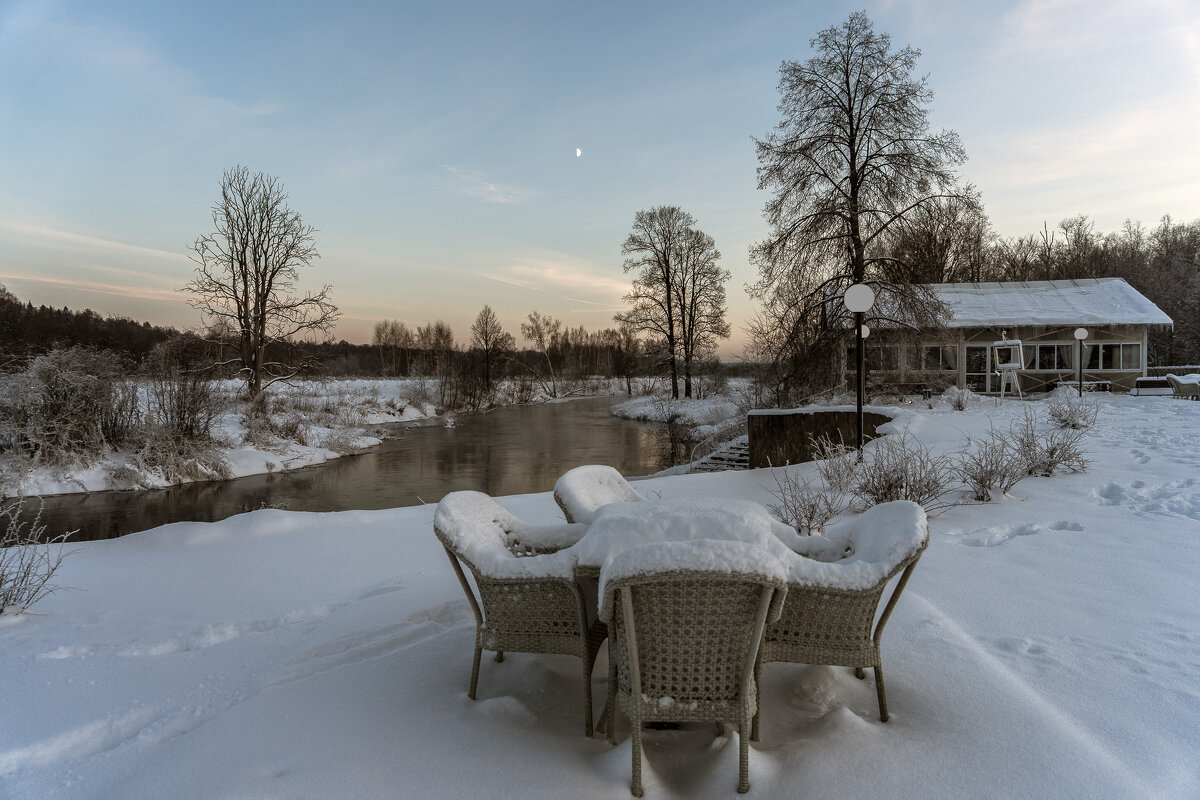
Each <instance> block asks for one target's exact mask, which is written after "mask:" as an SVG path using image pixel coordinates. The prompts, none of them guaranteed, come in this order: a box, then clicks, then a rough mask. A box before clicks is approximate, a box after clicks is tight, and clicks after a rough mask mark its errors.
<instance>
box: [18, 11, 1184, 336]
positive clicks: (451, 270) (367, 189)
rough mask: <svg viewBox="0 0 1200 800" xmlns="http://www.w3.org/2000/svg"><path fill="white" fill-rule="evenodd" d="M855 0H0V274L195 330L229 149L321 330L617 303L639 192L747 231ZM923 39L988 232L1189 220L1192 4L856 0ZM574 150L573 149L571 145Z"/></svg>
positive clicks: (734, 240) (512, 319)
mask: <svg viewBox="0 0 1200 800" xmlns="http://www.w3.org/2000/svg"><path fill="white" fill-rule="evenodd" d="M862 7H863V4H862V3H850V4H846V3H840V2H819V1H816V0H801V1H800V2H797V1H796V0H790V1H788V2H774V1H773V0H772V1H769V2H752V0H747V2H742V3H730V2H696V1H695V0H693V1H692V2H679V3H666V2H653V1H652V0H642V2H630V3H626V2H593V3H586V4H584V3H579V2H572V1H571V0H560V1H559V2H527V1H526V0H509V1H508V2H503V3H499V2H483V1H482V0H477V1H476V2H473V3H465V2H420V3H417V2H411V3H405V2H378V3H362V2H347V3H338V4H333V3H320V2H303V1H298V0H289V2H269V3H268V2H262V3H254V2H249V1H248V0H239V2H212V1H211V0H206V2H202V3H197V2H187V1H186V0H180V1H179V2H143V3H133V2H103V3H97V2H70V1H63V2H37V1H35V2H0V283H3V284H4V285H5V286H7V287H8V289H9V290H10V291H12V292H13V293H15V294H16V295H17V296H18V297H20V298H21V299H22V300H29V301H32V302H33V303H35V304H48V305H54V306H63V305H67V306H70V307H71V308H74V309H82V308H85V307H87V308H91V309H93V310H95V311H97V312H99V313H101V314H105V315H107V314H121V315H126V316H130V317H133V318H135V319H138V320H149V321H151V322H153V323H157V324H170V325H175V326H177V327H183V328H187V327H190V326H193V325H195V324H196V323H197V321H198V317H197V315H196V312H194V311H193V310H192V309H191V308H189V307H188V306H187V305H186V303H185V297H184V295H182V294H181V293H180V292H179V291H178V290H179V289H180V288H181V287H182V286H183V285H184V284H185V283H186V282H187V281H188V280H189V278H190V277H191V274H192V270H193V267H194V265H193V264H192V263H191V262H190V261H189V260H188V255H189V253H190V251H189V249H188V246H189V245H190V244H191V243H192V242H193V241H194V240H195V238H196V237H197V236H198V235H200V234H202V233H206V232H208V231H209V230H211V218H210V208H211V206H212V204H213V202H214V201H215V200H216V199H217V196H218V188H219V184H220V180H221V175H222V172H223V171H224V170H226V169H228V168H230V167H233V166H235V165H237V164H244V165H246V166H247V167H249V168H250V169H251V170H255V171H263V172H266V173H269V174H271V175H274V176H276V177H278V178H280V179H281V180H282V181H283V183H284V186H285V188H286V190H287V192H288V194H289V195H290V205H291V206H292V207H293V208H294V209H295V210H296V211H299V212H300V213H301V215H302V216H303V217H304V219H305V221H307V222H309V223H311V224H313V225H315V226H316V227H317V228H318V229H319V232H318V234H317V237H316V243H317V246H318V248H319V250H320V252H321V256H322V257H321V259H320V260H319V261H318V262H317V263H316V266H315V267H314V268H313V269H311V270H309V271H308V272H307V273H305V274H304V275H302V279H301V286H302V287H304V286H308V287H312V288H317V287H319V286H320V285H321V284H324V283H330V284H332V285H333V299H334V301H335V302H336V303H337V305H338V306H339V307H340V309H341V310H342V312H343V314H344V316H343V318H342V319H341V320H340V321H339V324H338V327H337V330H336V331H335V337H336V338H345V339H347V340H349V341H353V342H363V341H369V338H370V331H371V327H372V325H373V324H374V323H375V322H376V321H378V320H380V319H383V318H393V319H401V320H404V321H405V322H407V323H409V324H410V325H417V324H422V323H424V322H427V321H430V320H433V319H438V318H441V319H444V320H446V321H447V322H448V323H450V325H451V326H452V327H453V329H454V332H455V335H456V336H457V337H458V338H459V339H460V340H463V339H465V338H466V337H467V335H468V328H469V326H470V323H471V321H472V320H473V318H474V316H475V315H476V313H478V311H479V309H480V308H481V307H482V306H483V305H484V304H485V303H487V304H490V305H491V306H492V307H493V308H495V310H496V312H497V314H498V315H499V317H500V321H501V323H502V324H503V325H504V327H505V328H506V329H507V330H509V331H510V332H512V333H513V334H514V335H518V334H519V326H520V322H521V321H522V320H523V319H524V318H525V316H526V314H528V313H529V311H530V310H533V309H537V310H539V311H541V312H543V313H549V314H553V315H555V316H558V317H561V318H562V319H563V320H564V321H565V322H566V323H567V324H568V325H571V326H576V325H583V326H584V327H586V328H588V329H589V330H596V329H599V328H603V327H606V326H609V325H611V324H612V323H611V318H612V315H613V313H614V312H616V311H619V310H620V309H621V308H622V305H621V295H622V294H623V293H624V292H625V291H626V290H627V288H628V284H629V276H627V275H625V274H624V273H623V272H622V269H621V263H622V257H621V252H620V248H621V243H622V241H623V240H624V239H625V237H626V235H627V234H628V233H629V230H630V227H631V224H632V221H633V216H634V213H635V212H637V211H638V210H639V209H646V208H651V207H653V206H657V205H679V206H682V207H683V208H684V209H685V210H686V211H688V212H690V213H691V214H692V215H693V216H695V217H696V219H697V222H698V224H699V226H700V228H702V229H703V230H704V231H705V232H707V233H709V234H710V235H712V236H713V237H714V238H715V239H716V242H717V246H718V248H720V250H721V252H722V254H723V259H722V264H723V266H724V267H726V268H727V269H729V270H731V271H732V273H733V280H732V281H731V282H730V284H729V287H728V293H729V309H730V321H731V322H732V324H733V326H734V329H735V334H734V341H733V342H732V343H729V344H727V345H725V347H724V348H723V352H725V353H726V354H727V355H732V354H734V353H736V352H737V349H738V348H739V346H740V339H741V331H740V328H741V326H742V325H743V324H744V322H745V320H746V318H747V317H748V316H749V315H750V314H751V313H752V312H753V310H754V308H753V304H752V302H751V301H750V300H749V298H748V297H747V296H746V293H745V291H744V288H743V287H744V285H745V284H746V283H748V282H751V281H753V280H754V278H755V275H756V272H755V269H754V267H753V266H752V265H751V264H750V263H749V259H748V256H747V251H748V248H749V246H750V245H751V243H752V242H754V241H755V240H757V239H760V238H762V237H763V236H764V235H765V234H766V233H767V227H766V224H765V223H764V222H763V220H762V213H761V212H762V207H763V203H764V202H765V201H766V199H767V196H766V194H765V193H763V192H760V191H758V190H757V188H756V175H755V168H756V166H757V163H756V160H755V155H754V147H753V143H752V141H751V137H752V136H759V137H762V136H765V135H766V134H768V133H769V132H770V130H771V129H772V128H773V127H774V126H775V125H776V124H777V123H778V121H779V113H778V111H777V109H776V105H777V103H778V100H779V96H778V91H777V88H776V86H777V83H778V69H779V64H780V62H781V61H782V60H783V59H794V60H803V59H805V58H807V57H809V55H810V54H811V51H810V49H809V45H808V42H809V40H810V39H811V38H812V37H813V35H814V34H815V33H816V32H817V31H819V30H821V29H823V28H826V27H828V26H830V25H833V24H838V23H841V22H842V21H844V20H845V19H846V17H847V16H849V14H850V13H851V12H852V11H854V10H856V9H859V8H862ZM866 10H867V12H868V14H869V15H870V17H871V19H872V20H873V21H874V23H875V27H876V30H880V31H886V32H888V33H889V34H891V36H892V42H893V45H894V46H895V47H901V46H904V45H906V44H910V45H912V46H914V47H917V48H919V49H921V50H922V52H923V56H922V58H921V60H920V63H919V67H918V68H919V70H920V71H921V72H922V73H928V75H929V84H930V86H931V87H932V89H933V90H934V92H935V98H934V101H933V105H932V113H931V116H932V119H933V122H934V126H935V127H948V128H953V129H955V130H957V131H958V133H959V135H960V137H961V138H962V142H963V145H964V146H965V148H966V151H967V155H968V158H969V160H968V161H967V162H966V164H964V165H963V166H962V168H961V169H960V175H961V177H962V179H963V180H964V181H968V182H971V183H974V184H975V185H976V186H977V187H978V188H979V189H980V191H981V192H982V195H983V200H984V204H985V208H986V210H987V212H988V214H989V216H990V217H991V220H992V223H993V227H994V228H995V229H996V231H997V232H999V233H1000V234H1002V235H1006V236H1010V235H1017V234H1023V233H1033V232H1035V231H1037V230H1039V229H1040V228H1041V227H1042V223H1043V222H1048V223H1049V224H1050V226H1051V227H1053V226H1054V225H1056V224H1057V223H1058V221H1059V220H1061V219H1063V218H1065V217H1069V216H1074V215H1076V214H1087V215H1089V216H1091V217H1092V218H1093V219H1094V221H1095V223H1096V227H1097V229H1098V230H1101V231H1109V230H1116V229H1117V228H1119V227H1120V225H1121V224H1122V222H1123V221H1124V220H1125V219H1132V220H1140V221H1142V222H1143V223H1145V224H1146V225H1147V226H1148V227H1153V226H1154V225H1155V224H1156V223H1157V222H1158V220H1159V218H1160V217H1161V216H1162V215H1163V214H1166V213H1169V214H1171V215H1172V216H1174V217H1175V218H1177V219H1180V220H1186V221H1191V220H1194V219H1197V218H1200V139H1198V138H1197V137H1198V135H1200V134H1198V132H1200V3H1198V2H1196V0H1139V2H1137V3H1131V2H1129V0H1116V1H1113V2H1110V1H1109V0H1032V1H1030V2H991V3H963V2H961V0H912V1H911V2H899V1H898V0H897V1H895V2H871V3H867V4H866ZM576 148H579V149H580V150H581V151H582V155H580V156H578V157H577V156H576Z"/></svg>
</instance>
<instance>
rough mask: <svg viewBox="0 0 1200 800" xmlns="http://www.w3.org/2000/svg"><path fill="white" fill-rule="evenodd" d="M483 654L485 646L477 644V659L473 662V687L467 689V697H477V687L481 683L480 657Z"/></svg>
mask: <svg viewBox="0 0 1200 800" xmlns="http://www.w3.org/2000/svg"><path fill="white" fill-rule="evenodd" d="M482 655H483V648H482V647H480V646H479V645H475V660H474V662H472V664H471V688H470V689H468V690H467V697H469V698H471V699H472V700H474V699H475V687H476V686H477V685H478V684H479V658H480V656H482Z"/></svg>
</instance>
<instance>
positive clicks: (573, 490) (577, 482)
mask: <svg viewBox="0 0 1200 800" xmlns="http://www.w3.org/2000/svg"><path fill="white" fill-rule="evenodd" d="M554 494H555V496H557V497H558V499H559V501H560V502H561V503H562V504H563V506H564V507H565V508H566V510H567V511H568V512H570V514H571V518H572V519H574V520H575V521H576V522H586V523H590V522H592V521H593V520H595V518H596V513H597V512H598V511H599V509H600V507H601V506H603V505H607V504H608V503H635V502H638V501H640V500H645V499H646V498H644V497H642V496H641V495H640V494H638V491H637V490H636V489H634V488H633V487H632V486H630V485H629V482H628V481H626V480H625V479H624V478H623V477H621V473H619V472H617V471H616V470H615V469H613V468H612V467H609V466H606V465H602V464H586V465H584V466H582V467H575V468H574V469H569V470H567V471H566V472H564V473H563V474H562V477H560V478H559V479H558V480H557V481H556V482H555V483H554Z"/></svg>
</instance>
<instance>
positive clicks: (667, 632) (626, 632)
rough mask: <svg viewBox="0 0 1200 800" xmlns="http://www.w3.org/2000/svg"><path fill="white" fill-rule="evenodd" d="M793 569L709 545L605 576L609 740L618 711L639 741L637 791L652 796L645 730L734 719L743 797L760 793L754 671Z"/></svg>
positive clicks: (663, 550) (621, 565)
mask: <svg viewBox="0 0 1200 800" xmlns="http://www.w3.org/2000/svg"><path fill="white" fill-rule="evenodd" d="M786 575H787V569H786V567H785V566H784V565H783V564H782V563H781V562H780V561H779V560H778V559H777V558H775V557H774V556H773V555H771V554H770V553H769V552H767V551H766V550H764V549H763V548H761V547H758V546H756V545H753V544H749V543H746V542H736V541H728V540H712V539H699V540H692V541H686V542H654V543H651V544H642V545H637V546H635V547H631V548H629V549H628V550H624V551H622V552H621V553H619V554H618V555H616V556H614V557H613V559H612V560H611V561H609V562H608V563H607V564H606V565H605V566H604V569H603V570H602V571H601V575H600V596H601V597H602V598H603V601H602V604H601V608H600V617H601V619H603V620H605V621H607V622H608V624H609V631H610V634H611V635H610V637H609V674H608V702H607V704H606V706H605V718H606V720H607V724H608V738H609V741H610V742H612V743H613V744H615V743H616V709H617V707H618V705H619V706H620V709H621V710H622V711H623V712H625V714H626V715H627V716H628V717H629V720H630V723H631V725H632V738H633V748H632V749H633V780H632V783H631V785H630V791H631V792H632V793H633V795H634V796H635V797H641V796H642V726H643V724H645V723H647V722H692V721H712V722H717V723H718V724H720V723H724V722H734V723H736V724H737V725H738V730H739V736H738V739H739V747H740V751H739V773H738V791H739V792H745V791H746V790H748V789H749V788H750V776H749V739H748V736H749V734H750V729H751V726H752V720H753V718H754V716H755V714H756V712H757V708H758V696H757V686H756V683H755V680H754V676H755V672H754V666H755V662H756V657H757V653H758V649H759V647H760V645H761V642H762V632H763V626H764V625H765V624H766V623H767V622H768V621H769V620H774V619H777V618H778V617H779V613H780V608H781V606H782V603H783V597H784V595H785V594H786V591H787V590H786V588H785V578H786Z"/></svg>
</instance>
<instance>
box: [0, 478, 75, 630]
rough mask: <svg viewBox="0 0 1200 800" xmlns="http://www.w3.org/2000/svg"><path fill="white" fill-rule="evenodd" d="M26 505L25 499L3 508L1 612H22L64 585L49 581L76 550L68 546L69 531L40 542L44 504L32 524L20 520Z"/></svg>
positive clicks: (43, 531)
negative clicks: (9, 610)
mask: <svg viewBox="0 0 1200 800" xmlns="http://www.w3.org/2000/svg"><path fill="white" fill-rule="evenodd" d="M23 507H24V501H23V500H18V501H16V502H15V503H10V504H9V505H6V506H2V507H0V525H3V527H4V530H3V532H2V533H0V613H2V612H4V611H7V610H8V609H10V608H13V609H16V613H18V614H19V613H21V612H22V611H25V610H27V609H28V608H29V607H30V606H32V605H33V604H34V603H36V602H37V601H38V600H41V599H42V598H43V597H45V596H46V595H48V594H53V593H54V592H56V591H58V590H59V589H60V588H62V587H60V586H57V585H55V584H52V583H50V580H51V578H53V577H54V573H55V572H57V571H58V568H59V567H60V566H61V565H62V562H63V560H64V559H65V558H66V557H67V556H69V555H70V554H71V552H73V551H67V550H66V549H65V547H66V540H67V537H68V536H70V533H64V534H62V535H61V536H58V537H56V538H54V539H51V540H50V541H48V542H43V541H41V538H42V535H43V534H44V533H45V531H46V526H45V525H42V524H40V523H41V518H42V509H41V507H40V506H39V508H38V513H37V515H36V516H35V517H34V518H33V522H31V523H25V522H21V510H22V508H23Z"/></svg>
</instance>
